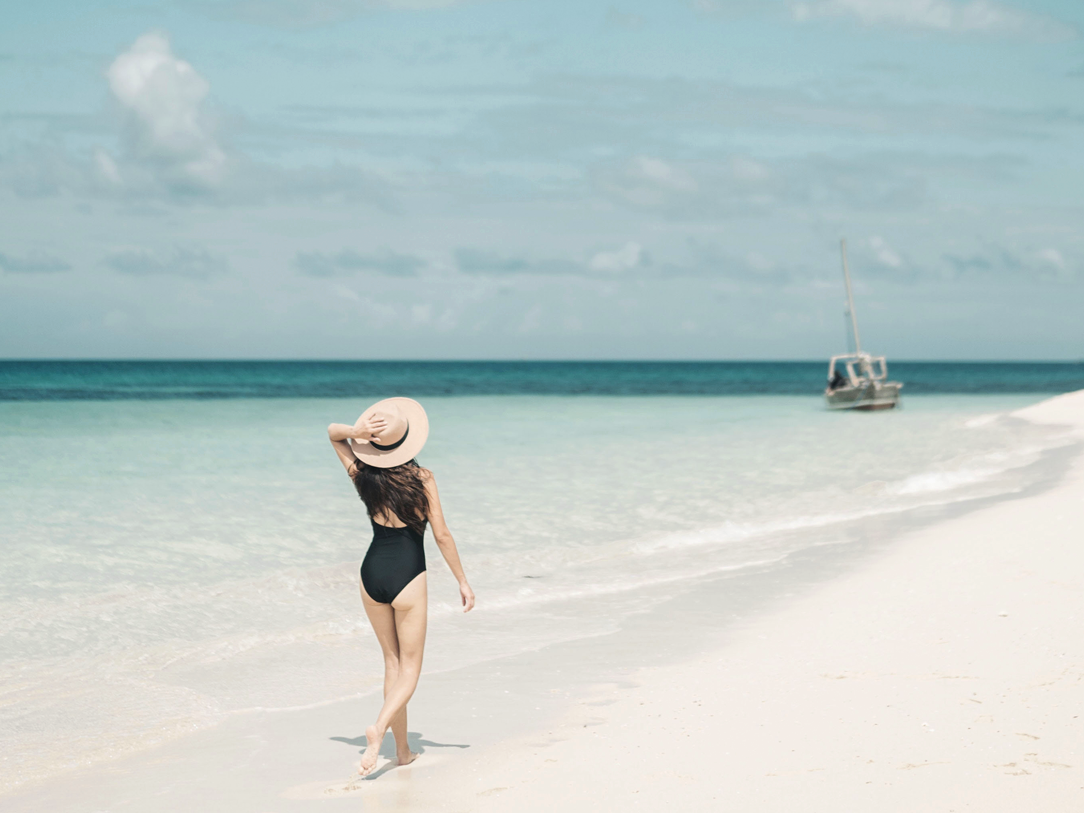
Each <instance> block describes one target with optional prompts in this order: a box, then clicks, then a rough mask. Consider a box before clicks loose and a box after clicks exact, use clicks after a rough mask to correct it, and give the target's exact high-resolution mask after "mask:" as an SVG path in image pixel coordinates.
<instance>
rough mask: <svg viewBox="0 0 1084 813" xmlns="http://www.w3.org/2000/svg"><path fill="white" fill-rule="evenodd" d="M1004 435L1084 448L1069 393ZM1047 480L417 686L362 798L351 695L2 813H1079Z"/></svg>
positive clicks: (1070, 521)
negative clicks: (1029, 425)
mask: <svg viewBox="0 0 1084 813" xmlns="http://www.w3.org/2000/svg"><path fill="white" fill-rule="evenodd" d="M1017 415H1018V416H1019V417H1023V418H1026V419H1028V420H1031V421H1036V422H1044V423H1055V424H1062V425H1067V426H1071V427H1072V428H1073V432H1074V434H1075V436H1076V438H1078V439H1081V440H1084V392H1077V393H1072V394H1069V395H1064V396H1060V397H1058V398H1054V399H1051V400H1048V401H1045V402H1043V403H1041V404H1038V405H1036V406H1033V407H1029V408H1027V409H1024V410H1022V411H1020V412H1019V413H1017ZM1061 466H1062V469H1061V470H1059V471H1057V472H1054V473H1053V474H1052V475H1051V478H1049V479H1048V481H1046V482H1044V483H1042V484H1040V485H1038V486H1034V487H1030V488H1029V489H1028V490H1026V491H1024V492H1021V493H1019V494H1016V495H1012V496H1009V497H999V498H995V499H990V500H988V501H985V502H982V501H980V502H979V503H978V504H977V505H975V504H973V505H968V506H966V507H964V508H961V509H960V510H959V511H957V512H956V513H955V514H949V515H944V516H940V515H939V516H934V517H931V518H929V520H928V521H926V522H925V523H924V524H918V525H914V526H913V527H912V528H911V529H910V530H904V531H903V532H902V533H901V532H900V529H899V528H898V527H897V525H898V524H899V522H900V521H899V520H897V519H893V518H892V517H889V518H888V519H884V518H882V519H880V520H879V523H880V524H879V525H878V526H876V528H879V529H881V531H883V533H881V532H879V533H878V534H871V536H880V537H883V538H882V539H881V540H880V541H879V542H876V543H870V544H869V545H867V546H866V547H865V549H863V550H861V551H859V552H857V553H856V551H855V550H844V549H843V548H845V547H848V546H836V548H833V547H831V546H829V547H826V548H822V549H820V550H817V551H813V552H811V553H809V554H808V561H807V562H806V565H808V567H805V568H804V569H802V568H793V571H794V572H793V573H788V572H785V571H784V572H781V571H778V570H772V571H767V570H766V571H765V573H764V575H763V578H762V580H761V581H760V582H753V583H750V585H749V586H747V587H746V588H745V589H746V592H747V594H748V595H746V596H744V597H743V596H728V595H726V590H727V589H728V588H727V587H726V584H725V583H720V582H709V583H705V584H703V585H701V587H700V588H698V589H697V590H694V591H692V592H689V593H686V594H684V595H682V596H679V597H676V598H674V599H673V600H672V601H670V602H669V603H666V604H663V605H661V606H657V607H655V608H654V609H652V610H650V611H648V612H644V613H641V614H640V615H638V616H633V617H632V618H631V619H629V620H626V622H625V623H624V625H623V627H622V629H621V630H619V631H616V632H613V633H610V634H605V635H600V636H594V637H590V638H585V639H582V640H578V641H573V642H565V643H561V644H556V645H552V646H547V647H543V648H540V649H538V650H537V651H533V652H529V653H521V654H516V655H511V656H509V657H507V658H505V659H499V660H490V661H487V662H484V663H479V664H475V665H473V666H471V667H468V668H464V669H456V670H450V671H445V672H437V673H429V674H426V675H425V676H424V677H423V680H422V683H421V687H420V690H419V693H418V695H417V696H416V698H415V700H414V701H412V703H411V707H410V708H411V715H412V716H411V721H410V730H411V732H412V745H414V746H415V749H416V750H418V749H419V748H420V750H422V752H423V753H422V755H421V757H420V758H419V759H418V761H417V762H416V763H415V764H414V765H412V766H410V767H408V768H402V769H397V768H394V767H393V766H392V764H391V763H388V762H386V761H382V762H381V765H380V766H378V770H377V772H376V775H375V778H374V779H371V780H351V779H350V778H349V773H350V768H351V766H352V765H353V764H354V763H355V762H356V758H357V754H358V752H359V751H360V750H361V746H362V744H363V740H362V738H361V732H362V729H363V727H364V724H363V721H364V720H365V719H367V718H368V716H370V714H371V711H372V709H373V699H374V698H372V697H363V698H359V699H355V700H350V701H343V702H339V703H335V704H332V705H324V706H319V707H316V708H309V709H299V710H296V711H289V712H277V713H274V714H271V713H269V714H256V713H252V714H245V715H239V716H235V717H233V718H232V719H230V720H228V721H227V722H225V723H223V724H222V725H220V726H219V727H217V728H215V729H212V730H208V731H203V732H198V733H196V734H193V735H191V736H189V737H186V738H183V739H180V740H177V741H174V742H171V743H168V744H166V745H164V746H162V747H160V748H157V749H154V750H151V751H147V752H144V753H141V754H139V755H136V756H133V757H130V758H127V759H122V760H119V761H116V762H114V763H110V764H107V765H104V766H100V767H95V768H92V769H87V770H84V771H81V772H76V773H69V774H65V775H63V776H58V777H56V779H55V780H53V781H50V782H48V783H46V784H37V785H34V786H32V787H27V788H25V789H24V790H23V791H21V792H19V793H17V794H14V795H11V796H8V797H6V798H5V799H4V800H3V807H4V810H5V811H12V813H14V811H41V810H50V811H54V813H62V812H63V811H77V810H78V811H85V810H96V811H143V810H147V811H150V810H153V811H155V813H169V812H170V811H190V810H193V809H198V808H204V809H208V810H229V811H254V812H255V813H273V812H274V811H278V812H279V813H284V812H285V811H302V810H340V809H341V810H357V809H359V808H360V809H364V810H382V811H415V810H417V811H430V810H441V811H552V810H568V811H578V810H627V809H644V810H649V809H650V810H659V809H670V808H673V809H680V810H693V811H701V810H703V811H709V810H712V811H713V810H727V811H776V810H779V811H783V810H787V811H790V810H801V811H851V810H854V811H859V810H862V811H866V810H868V811H878V812H879V813H880V812H881V811H919V810H921V811H963V810H975V811H983V813H992V812H993V813H996V812H997V811H1013V812H1014V813H1016V811H1022V810H1041V811H1044V813H1047V812H1054V811H1075V810H1080V809H1084V753H1082V752H1084V544H1082V542H1084V455H1081V453H1080V447H1079V445H1074V446H1071V447H1065V449H1063V453H1062V457H1061ZM799 570H802V572H807V571H808V573H809V574H811V575H807V576H805V577H803V578H797V577H796V576H795V575H794V573H797V572H798V571H799ZM720 585H722V587H721V586H720ZM656 589H658V590H667V589H669V588H668V587H667V586H666V585H662V586H660V587H658V588H656ZM750 596H754V597H755V600H751V599H750ZM728 602H729V603H728ZM389 745H390V741H389V742H388V743H385V750H384V753H385V754H391V753H392V751H391V749H390V748H389V747H388V746H389Z"/></svg>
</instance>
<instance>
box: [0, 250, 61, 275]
mask: <svg viewBox="0 0 1084 813" xmlns="http://www.w3.org/2000/svg"><path fill="white" fill-rule="evenodd" d="M70 270H71V264H70V263H68V262H67V260H62V259H61V258H60V257H57V256H55V255H53V254H46V253H44V252H40V251H38V252H34V253H31V254H26V255H24V256H22V257H19V256H16V255H12V254H4V253H2V252H0V271H3V272H5V273H8V274H55V273H57V272H59V271H70Z"/></svg>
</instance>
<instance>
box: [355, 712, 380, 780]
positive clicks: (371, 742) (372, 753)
mask: <svg viewBox="0 0 1084 813" xmlns="http://www.w3.org/2000/svg"><path fill="white" fill-rule="evenodd" d="M383 739H384V738H383V737H381V736H380V732H379V731H377V730H376V726H375V725H371V726H369V727H368V728H367V729H365V742H366V746H365V753H364V754H362V755H361V762H359V763H358V774H359V775H360V776H368V775H369V774H371V773H372V772H373V768H375V767H376V759H377V757H378V756H379V755H380V741H381V740H383Z"/></svg>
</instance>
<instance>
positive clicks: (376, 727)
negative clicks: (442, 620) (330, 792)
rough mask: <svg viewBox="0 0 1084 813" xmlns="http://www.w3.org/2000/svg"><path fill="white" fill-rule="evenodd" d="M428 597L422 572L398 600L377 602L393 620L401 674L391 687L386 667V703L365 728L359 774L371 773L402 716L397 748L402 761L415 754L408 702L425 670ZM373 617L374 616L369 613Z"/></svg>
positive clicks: (382, 624) (381, 617) (396, 736)
mask: <svg viewBox="0 0 1084 813" xmlns="http://www.w3.org/2000/svg"><path fill="white" fill-rule="evenodd" d="M427 598H428V594H427V589H426V580H425V573H424V572H422V573H419V574H418V575H417V576H416V577H415V578H414V580H413V581H411V582H410V584H408V585H407V586H406V587H404V588H403V590H402V592H400V593H399V595H398V596H396V597H395V601H393V602H392V603H391V607H390V608H388V605H386V604H382V605H377V607H382V608H385V609H387V610H388V611H389V612H390V613H391V616H392V619H393V629H394V632H395V636H396V640H397V641H398V656H397V658H396V660H397V663H398V675H397V676H396V678H395V679H394V680H393V681H392V682H391V685H390V686H388V685H387V682H386V681H387V674H388V670H387V669H385V691H384V705H383V707H382V708H381V709H380V715H379V716H378V717H377V718H376V722H375V723H374V724H373V725H371V726H369V727H368V728H367V729H365V739H366V740H367V741H368V747H366V749H365V753H364V754H363V755H362V757H361V765H360V766H359V767H358V773H360V774H361V775H362V776H365V775H366V774H368V773H370V772H371V771H372V770H373V768H374V767H376V758H377V754H378V753H379V751H380V743H381V742H382V741H383V739H384V734H385V733H386V732H387V730H388V728H389V727H392V726H393V724H394V726H395V728H398V727H399V721H398V719H397V718H400V717H401V718H402V724H401V725H402V735H401V739H400V735H399V734H396V733H395V728H393V729H392V733H393V735H394V736H395V750H396V753H397V755H398V757H399V760H400V764H406V763H407V762H410V761H413V759H414V754H411V753H410V749H409V747H408V746H407V742H406V704H407V701H409V700H410V698H411V695H413V694H414V689H415V688H416V687H417V685H418V678H419V677H420V676H421V672H422V654H423V653H424V650H425V628H426V615H427V610H428V607H427V603H428V602H427ZM370 600H371V599H370ZM365 609H366V612H367V613H368V612H369V605H368V602H366V607H365ZM378 615H379V617H380V624H381V627H382V629H383V630H384V634H385V635H386V634H387V626H386V624H387V622H386V616H385V615H384V614H383V613H378ZM371 619H372V615H370V620H371ZM373 629H374V630H375V629H376V623H374V624H373ZM377 638H378V639H380V638H381V632H377ZM383 646H384V643H383V640H381V647H382V648H383ZM385 657H386V650H385Z"/></svg>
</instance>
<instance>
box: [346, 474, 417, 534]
mask: <svg viewBox="0 0 1084 813" xmlns="http://www.w3.org/2000/svg"><path fill="white" fill-rule="evenodd" d="M423 471H424V469H423V468H422V467H421V466H419V465H418V461H417V460H410V461H407V462H406V463H403V464H402V465H401V466H392V467H391V468H388V469H381V468H377V467H376V466H366V465H365V464H364V463H361V462H360V461H359V462H358V464H357V471H356V472H355V474H354V477H353V480H354V488H356V489H357V491H358V496H359V497H361V501H362V502H363V503H365V508H366V510H368V512H369V518H370V519H372V518H373V516H374V515H375V514H382V515H383V516H385V517H387V516H388V515H389V514H394V515H395V516H397V517H399V519H400V521H402V522H403V523H405V524H406V526H407V527H408V528H410V529H411V530H412V531H417V532H418V533H420V534H424V533H425V523H426V521H427V520H428V518H429V495H428V494H426V493H425V484H424V483H423V482H422V472H423Z"/></svg>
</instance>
